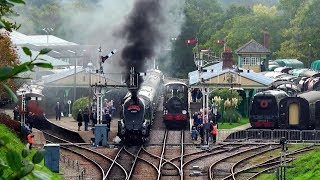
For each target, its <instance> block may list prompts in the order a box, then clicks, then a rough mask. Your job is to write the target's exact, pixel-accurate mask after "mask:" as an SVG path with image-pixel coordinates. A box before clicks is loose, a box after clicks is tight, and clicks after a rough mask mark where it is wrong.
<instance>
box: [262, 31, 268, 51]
mask: <svg viewBox="0 0 320 180" xmlns="http://www.w3.org/2000/svg"><path fill="white" fill-rule="evenodd" d="M263 45H264V47H265V48H267V49H269V33H268V32H264V33H263Z"/></svg>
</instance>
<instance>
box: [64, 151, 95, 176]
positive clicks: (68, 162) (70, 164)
mask: <svg viewBox="0 0 320 180" xmlns="http://www.w3.org/2000/svg"><path fill="white" fill-rule="evenodd" d="M60 162H62V163H64V166H66V167H67V168H71V169H73V170H74V171H76V172H77V173H76V174H75V175H74V176H70V175H66V176H65V177H64V178H65V179H76V180H84V179H90V177H87V176H86V169H84V168H82V167H81V166H80V164H79V161H78V160H73V159H70V158H68V157H67V156H64V155H61V156H60ZM67 174H70V173H67Z"/></svg>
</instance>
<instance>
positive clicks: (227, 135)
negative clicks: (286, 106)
mask: <svg viewBox="0 0 320 180" xmlns="http://www.w3.org/2000/svg"><path fill="white" fill-rule="evenodd" d="M282 137H285V138H286V139H287V140H288V141H289V142H305V143H307V142H310V143H319V142H320V130H287V129H275V130H269V129H247V130H241V131H234V130H228V129H219V133H218V137H217V139H218V141H231V142H234V141H269V142H279V140H280V138H282Z"/></svg>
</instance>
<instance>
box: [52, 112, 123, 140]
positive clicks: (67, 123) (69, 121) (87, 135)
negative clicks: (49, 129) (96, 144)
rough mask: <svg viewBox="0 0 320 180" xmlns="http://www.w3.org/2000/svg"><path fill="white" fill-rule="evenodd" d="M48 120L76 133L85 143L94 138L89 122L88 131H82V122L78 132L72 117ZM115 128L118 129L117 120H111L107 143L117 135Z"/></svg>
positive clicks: (76, 123)
mask: <svg viewBox="0 0 320 180" xmlns="http://www.w3.org/2000/svg"><path fill="white" fill-rule="evenodd" d="M48 120H49V121H50V122H51V123H53V124H55V125H57V126H60V127H62V128H64V129H67V130H70V131H73V132H75V133H78V134H79V135H80V136H81V137H82V139H83V140H84V141H85V143H91V138H94V133H93V127H92V124H91V122H89V127H88V131H85V130H84V122H82V126H81V127H80V131H78V122H77V121H76V120H75V119H73V117H61V120H56V119H55V117H49V118H48ZM117 128H118V119H116V118H113V119H112V121H111V125H110V130H109V136H108V142H109V143H112V140H113V139H114V138H115V137H116V135H117V131H118V130H117Z"/></svg>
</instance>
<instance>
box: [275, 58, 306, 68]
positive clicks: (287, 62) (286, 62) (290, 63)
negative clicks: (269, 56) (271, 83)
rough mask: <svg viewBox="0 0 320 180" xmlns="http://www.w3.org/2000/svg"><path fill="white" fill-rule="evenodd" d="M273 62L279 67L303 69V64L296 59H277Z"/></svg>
mask: <svg viewBox="0 0 320 180" xmlns="http://www.w3.org/2000/svg"><path fill="white" fill-rule="evenodd" d="M275 62H277V63H278V64H279V66H281V67H284V66H287V67H292V68H304V65H303V62H301V61H299V60H297V59H277V60H275Z"/></svg>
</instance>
